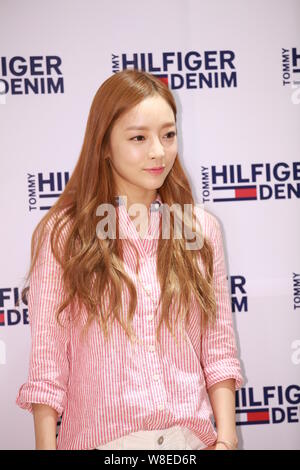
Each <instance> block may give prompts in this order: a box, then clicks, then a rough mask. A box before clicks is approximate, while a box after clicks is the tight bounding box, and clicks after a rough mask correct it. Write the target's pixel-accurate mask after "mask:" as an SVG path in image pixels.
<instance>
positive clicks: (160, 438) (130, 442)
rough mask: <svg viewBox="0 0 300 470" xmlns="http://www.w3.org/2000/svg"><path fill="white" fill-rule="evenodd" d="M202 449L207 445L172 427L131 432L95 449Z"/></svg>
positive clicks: (186, 430) (192, 434) (193, 436)
mask: <svg viewBox="0 0 300 470" xmlns="http://www.w3.org/2000/svg"><path fill="white" fill-rule="evenodd" d="M204 447H207V445H206V444H204V443H203V442H202V441H201V440H200V439H199V438H198V437H197V436H195V434H194V433H192V431H190V430H189V429H188V428H183V427H180V426H173V427H171V428H167V429H155V430H153V431H137V432H133V433H131V434H127V435H126V436H122V437H120V438H119V439H115V440H114V441H110V442H108V443H107V444H104V445H103V446H99V447H96V449H97V450H106V449H117V450H127V449H131V450H132V449H135V450H136V449H144V450H146V449H152V450H174V449H177V450H183V449H186V450H196V449H198V450H199V449H203V448H204ZM96 449H95V450H96Z"/></svg>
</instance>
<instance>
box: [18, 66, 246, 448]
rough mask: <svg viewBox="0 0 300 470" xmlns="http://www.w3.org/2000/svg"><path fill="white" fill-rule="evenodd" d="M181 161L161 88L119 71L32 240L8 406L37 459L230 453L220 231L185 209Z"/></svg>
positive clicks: (229, 356) (231, 393) (231, 340)
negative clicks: (62, 452) (28, 421)
mask: <svg viewBox="0 0 300 470" xmlns="http://www.w3.org/2000/svg"><path fill="white" fill-rule="evenodd" d="M177 149H178V143H177V128H176V104H175V101H174V98H173V96H172V94H171V92H170V90H169V89H168V87H167V86H166V85H165V84H163V83H162V81H160V80H159V79H158V78H157V77H154V76H152V75H150V74H148V73H146V72H141V71H137V70H125V71H122V72H118V73H116V74H114V75H113V76H111V77H110V78H108V79H107V80H106V81H105V82H104V83H103V84H102V85H101V86H100V88H99V89H98V91H97V93H96V95H95V97H94V100H93V103H92V106H91V109H90V113H89V117H88V122H87V127H86V132H85V137H84V142H83V146H82V150H81V154H80V157H79V160H78V162H77V165H76V167H75V169H74V171H73V173H72V175H71V178H70V180H69V182H68V184H67V185H66V188H65V190H64V192H63V193H62V195H61V196H60V198H59V199H58V200H57V202H56V203H55V204H54V206H53V207H51V209H50V210H49V211H48V213H47V214H46V215H45V216H44V217H43V219H42V220H41V221H40V223H39V224H38V226H37V227H36V229H35V231H34V233H33V237H32V247H31V266H30V270H29V273H28V279H29V278H30V284H29V294H28V310H29V321H30V325H31V333H32V347H31V356H30V365H29V376H28V381H27V382H26V383H25V384H23V385H22V386H21V388H20V390H19V393H18V397H17V400H16V403H17V404H18V405H19V406H20V407H21V408H24V409H27V410H29V411H30V412H32V413H33V415H34V424H35V436H36V448H38V449H41V448H43V449H45V448H47V449H49V448H51V449H56V448H57V449H100V450H101V449H108V448H109V449H130V448H131V449H132V448H135V449H138V448H142V449H216V450H223V449H224V450H225V449H235V448H236V447H237V435H236V428H235V390H238V389H239V388H240V387H241V386H242V384H243V377H242V375H241V370H240V363H239V360H238V358H237V350H236V343H235V336H234V330H233V325H232V312H231V305H230V297H229V292H228V285H227V278H226V269H225V261H224V252H223V241H222V235H221V229H220V225H219V223H218V221H217V219H216V218H215V217H214V216H213V215H212V214H210V213H208V212H207V211H204V210H201V209H200V208H199V207H198V206H196V205H195V203H194V199H193V196H192V192H191V188H190V184H189V182H188V179H187V177H186V175H185V173H184V171H183V169H182V166H181V164H180V161H179V156H178V151H177ZM137 207H138V209H140V210H139V211H137V210H136V208H137ZM174 207H175V209H174V210H173V209H172V208H174ZM185 208H189V209H191V211H190V212H189V213H188V214H189V215H186V211H185ZM137 212H138V214H139V216H138V217H135V216H136V213H137ZM179 220H181V221H182V222H183V224H182V228H184V230H183V231H181V236H180V231H178V227H179V222H178V221H179ZM182 232H183V233H182ZM193 238H196V242H195V243H193V242H192V243H190V240H191V239H193ZM27 291H28V287H27V288H26V289H25V290H24V296H25V298H26V297H27ZM212 414H213V415H214V418H215V422H216V429H214V427H213V425H212V422H211V420H210V418H211V416H212ZM61 415H62V421H61V426H60V431H59V435H58V439H57V442H56V436H55V431H56V422H57V419H58V417H60V416H61Z"/></svg>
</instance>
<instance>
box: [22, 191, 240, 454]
mask: <svg viewBox="0 0 300 470" xmlns="http://www.w3.org/2000/svg"><path fill="white" fill-rule="evenodd" d="M160 203H161V198H160V196H158V200H156V206H154V205H152V206H151V207H152V208H154V209H155V207H157V206H158V207H159V205H160ZM117 210H119V215H120V223H121V225H122V228H123V229H124V230H125V231H126V233H127V234H128V237H129V238H130V237H131V238H132V239H133V240H134V244H135V246H136V247H137V250H138V253H139V256H140V257H141V264H140V272H139V278H140V281H141V283H142V285H141V283H139V282H135V275H134V270H135V252H134V250H133V248H132V247H131V246H130V243H128V240H126V239H125V240H123V242H122V243H123V244H124V245H123V246H124V266H125V269H126V272H127V273H128V274H129V275H130V276H131V277H132V279H133V281H134V282H135V286H136V289H137V296H138V304H137V308H136V312H135V315H134V319H133V327H134V329H135V332H136V334H137V336H138V339H139V340H138V341H137V342H135V343H134V345H131V343H130V342H129V341H128V339H127V337H126V335H125V332H124V330H123V329H122V327H121V326H120V325H119V323H118V322H115V323H114V326H113V329H112V334H111V336H110V340H109V344H108V343H107V342H105V341H104V335H103V333H102V331H101V329H100V327H99V325H98V324H96V323H94V324H92V325H91V327H90V332H89V336H88V338H89V343H88V344H87V343H80V342H79V330H78V328H79V326H80V325H81V326H82V324H83V323H81V324H80V325H78V326H76V327H75V326H74V325H72V324H70V326H69V328H65V329H62V328H61V327H59V326H58V325H57V324H56V322H55V316H54V314H53V312H54V307H55V306H56V305H57V304H58V303H60V301H61V299H62V294H63V287H62V282H61V267H60V266H59V265H58V263H57V262H56V260H55V259H54V257H53V255H52V252H51V247H50V233H49V232H48V234H47V238H46V241H45V242H44V243H43V247H42V251H41V253H40V257H39V260H38V262H37V264H36V266H35V268H34V270H33V273H32V276H31V279H30V291H29V298H28V312H29V322H30V328H31V338H32V342H31V352H30V361H29V374H28V380H27V382H26V383H24V384H23V385H22V386H21V387H20V389H19V391H18V396H17V399H16V404H17V405H18V406H19V407H21V408H23V409H25V410H28V411H30V412H31V413H32V405H31V403H43V404H47V405H49V406H51V407H52V408H54V409H55V410H57V412H58V414H59V416H60V415H62V420H61V425H60V430H59V434H58V438H57V449H70V450H72V449H94V448H95V447H97V446H100V445H104V444H106V443H107V442H109V441H111V440H115V439H118V438H120V437H122V436H124V435H126V434H129V433H132V432H136V431H140V430H154V429H165V428H168V427H171V426H175V425H179V426H182V427H187V428H189V429H190V430H191V431H192V432H194V434H195V435H196V436H197V437H199V439H201V440H202V441H203V442H204V443H205V444H207V445H211V444H213V443H214V441H215V439H216V437H217V434H216V430H215V428H214V426H213V424H212V420H211V418H213V413H212V408H211V405H210V401H209V397H208V394H207V389H208V388H209V387H211V386H212V385H214V384H215V383H217V382H220V381H222V380H226V379H229V378H234V379H235V388H236V390H238V389H239V388H241V386H242V385H243V382H244V380H243V376H242V374H241V369H240V362H239V359H238V356H237V348H236V341H235V334H234V329H233V323H232V310H231V300H230V295H229V289H228V283H227V273H226V267H225V259H224V248H223V240H222V234H221V229H220V225H219V222H218V221H217V219H216V217H215V216H213V215H212V214H210V213H209V212H207V211H206V210H204V209H200V208H199V207H196V213H197V217H198V220H199V221H200V224H201V226H202V230H203V233H204V236H206V237H208V238H209V239H210V240H211V241H212V244H213V248H214V273H215V280H214V287H215V293H216V300H217V323H216V326H215V327H214V328H213V329H211V328H209V329H208V330H207V331H206V333H205V335H202V336H201V335H200V332H199V331H200V330H199V326H200V312H199V308H198V306H197V304H196V303H195V302H194V303H192V305H191V311H190V321H189V324H188V326H187V329H186V335H185V337H186V339H184V338H183V337H182V335H181V334H177V335H176V336H177V343H176V342H175V341H174V338H173V337H172V335H171V334H170V332H169V330H168V328H167V327H166V326H165V325H164V323H163V325H162V328H161V342H160V343H158V342H157V341H156V338H155V331H156V328H157V325H158V318H157V316H156V315H154V312H155V308H156V306H157V305H158V301H159V295H160V285H159V282H158V279H157V276H156V249H157V243H158V234H159V221H160V218H161V211H160V210H153V211H151V212H150V215H151V218H150V224H149V231H148V234H150V236H152V239H151V237H148V239H147V238H145V239H142V238H141V237H139V236H137V231H136V228H135V226H134V223H133V222H132V221H131V219H130V217H129V215H128V213H127V211H126V208H125V206H123V205H122V204H119V207H118V208H117ZM199 260H200V258H199ZM200 262H201V261H200ZM127 294H128V292H127V290H124V292H123V298H122V301H123V307H124V312H123V313H124V318H125V314H126V311H127V307H128V299H129V297H128V295H127ZM107 301H108V299H107ZM67 310H68V308H67V309H65V311H64V313H65V312H66V311H67ZM159 312H160V308H159V309H158V313H159ZM81 314H82V318H84V320H86V318H87V312H86V311H82V312H81ZM173 325H174V323H173ZM176 331H177V332H178V331H179V330H178V328H177V329H176Z"/></svg>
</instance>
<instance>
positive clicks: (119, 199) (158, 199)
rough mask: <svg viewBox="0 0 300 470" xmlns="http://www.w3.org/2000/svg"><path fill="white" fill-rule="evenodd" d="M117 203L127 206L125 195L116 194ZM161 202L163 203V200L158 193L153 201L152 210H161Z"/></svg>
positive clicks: (117, 204)
mask: <svg viewBox="0 0 300 470" xmlns="http://www.w3.org/2000/svg"><path fill="white" fill-rule="evenodd" d="M115 204H116V206H117V207H120V206H125V199H124V197H123V196H116V197H115ZM161 204H162V200H161V197H160V194H159V193H157V196H156V198H155V199H154V200H153V201H152V202H151V205H150V212H156V211H159V209H160V206H161Z"/></svg>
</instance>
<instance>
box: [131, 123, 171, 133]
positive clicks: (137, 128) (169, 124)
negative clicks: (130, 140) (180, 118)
mask: <svg viewBox="0 0 300 470" xmlns="http://www.w3.org/2000/svg"><path fill="white" fill-rule="evenodd" d="M170 126H175V122H166V123H165V124H163V125H162V126H161V129H164V128H165V127H170ZM131 130H144V131H147V130H149V127H147V126H129V127H126V129H125V131H131Z"/></svg>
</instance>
